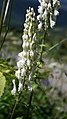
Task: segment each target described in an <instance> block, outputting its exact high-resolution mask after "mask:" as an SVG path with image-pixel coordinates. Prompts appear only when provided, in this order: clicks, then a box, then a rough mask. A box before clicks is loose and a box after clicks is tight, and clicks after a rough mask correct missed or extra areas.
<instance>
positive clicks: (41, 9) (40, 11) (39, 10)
mask: <svg viewBox="0 0 67 119" xmlns="http://www.w3.org/2000/svg"><path fill="white" fill-rule="evenodd" d="M38 12H39V13H40V14H42V13H43V8H42V7H41V6H39V9H38Z"/></svg>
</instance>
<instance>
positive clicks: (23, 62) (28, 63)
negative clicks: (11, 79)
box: [15, 7, 38, 92]
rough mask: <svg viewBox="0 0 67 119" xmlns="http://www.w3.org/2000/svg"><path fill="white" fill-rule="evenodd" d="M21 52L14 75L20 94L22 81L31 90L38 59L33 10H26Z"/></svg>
mask: <svg viewBox="0 0 67 119" xmlns="http://www.w3.org/2000/svg"><path fill="white" fill-rule="evenodd" d="M22 39H23V44H22V48H23V51H22V52H20V53H19V54H18V62H17V68H18V70H17V71H16V73H15V75H16V77H17V78H18V80H19V86H18V91H19V92H20V91H21V90H22V87H23V80H25V81H26V82H25V83H27V85H28V84H29V85H28V89H29V90H32V87H31V84H30V81H31V80H33V75H34V73H35V69H36V63H37V59H36V57H38V47H37V45H38V40H37V35H36V19H35V13H34V10H33V8H30V7H29V9H27V14H26V20H25V23H24V31H23V36H22Z"/></svg>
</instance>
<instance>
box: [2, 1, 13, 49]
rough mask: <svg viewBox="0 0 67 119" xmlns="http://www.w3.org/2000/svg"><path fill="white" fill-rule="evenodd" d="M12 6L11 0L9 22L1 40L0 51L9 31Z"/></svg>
mask: <svg viewBox="0 0 67 119" xmlns="http://www.w3.org/2000/svg"><path fill="white" fill-rule="evenodd" d="M12 5H13V0H12V1H11V4H10V15H9V20H8V27H7V31H6V33H5V36H4V38H3V40H2V43H1V46H0V51H1V49H2V47H3V44H4V42H5V40H6V36H7V34H8V31H9V26H10V20H11V13H12Z"/></svg>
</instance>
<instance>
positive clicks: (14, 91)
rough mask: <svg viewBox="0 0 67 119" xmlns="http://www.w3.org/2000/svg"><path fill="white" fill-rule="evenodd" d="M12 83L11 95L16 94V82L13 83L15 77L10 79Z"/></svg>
mask: <svg viewBox="0 0 67 119" xmlns="http://www.w3.org/2000/svg"><path fill="white" fill-rule="evenodd" d="M12 83H13V89H12V90H11V93H12V95H15V94H16V84H15V79H13V80H12Z"/></svg>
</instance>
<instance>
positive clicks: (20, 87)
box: [18, 80, 23, 92]
mask: <svg viewBox="0 0 67 119" xmlns="http://www.w3.org/2000/svg"><path fill="white" fill-rule="evenodd" d="M22 86H23V85H22V82H21V80H19V86H18V92H20V91H21V90H22Z"/></svg>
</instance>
